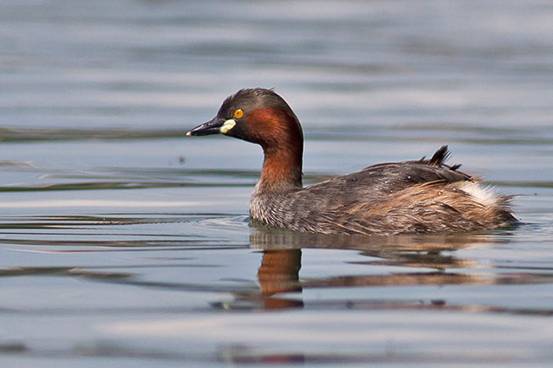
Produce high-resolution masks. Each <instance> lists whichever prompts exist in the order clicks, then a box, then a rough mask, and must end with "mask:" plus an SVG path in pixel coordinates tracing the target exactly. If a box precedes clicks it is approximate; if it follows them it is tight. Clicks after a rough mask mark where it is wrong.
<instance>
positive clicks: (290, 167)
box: [257, 141, 303, 192]
mask: <svg viewBox="0 0 553 368" xmlns="http://www.w3.org/2000/svg"><path fill="white" fill-rule="evenodd" d="M263 153H264V156H265V157H264V160H263V169H262V170H261V177H260V179H259V182H258V184H257V189H258V191H261V192H286V191H290V190H297V189H301V188H302V155H303V141H302V142H301V143H299V145H298V144H283V145H279V146H276V147H270V146H269V147H263Z"/></svg>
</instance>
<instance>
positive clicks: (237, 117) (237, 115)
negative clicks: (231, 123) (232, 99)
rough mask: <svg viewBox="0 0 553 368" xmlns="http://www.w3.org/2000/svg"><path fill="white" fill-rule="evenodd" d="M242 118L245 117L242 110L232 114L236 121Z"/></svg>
mask: <svg viewBox="0 0 553 368" xmlns="http://www.w3.org/2000/svg"><path fill="white" fill-rule="evenodd" d="M242 116H244V111H242V109H236V110H234V114H232V117H233V118H235V119H240V118H241V117H242Z"/></svg>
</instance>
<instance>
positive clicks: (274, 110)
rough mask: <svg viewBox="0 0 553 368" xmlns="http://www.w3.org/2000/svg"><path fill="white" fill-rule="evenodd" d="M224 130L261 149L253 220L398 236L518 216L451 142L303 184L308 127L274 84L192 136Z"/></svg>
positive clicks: (236, 101)
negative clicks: (464, 166) (456, 157)
mask: <svg viewBox="0 0 553 368" xmlns="http://www.w3.org/2000/svg"><path fill="white" fill-rule="evenodd" d="M210 134H223V135H227V136H229V137H235V138H238V139H242V140H245V141H248V142H252V143H256V144H258V145H260V146H261V147H262V148H263V153H264V161H263V168H262V171H261V176H260V178H259V181H258V183H257V185H256V186H255V190H254V191H253V194H252V196H251V201H250V217H251V219H252V222H254V223H261V224H264V225H269V226H271V227H276V228H284V229H289V230H293V231H300V232H311V233H321V234H359V235H394V234H403V233H440V232H467V231H477V230H488V229H496V228H501V227H508V226H510V225H513V224H515V223H516V222H517V220H516V218H515V217H514V216H513V214H512V211H511V209H510V206H509V200H510V198H509V197H507V196H503V195H500V194H497V193H496V192H495V191H494V190H493V189H491V188H489V187H486V186H484V185H483V184H482V183H481V182H480V180H479V179H478V178H476V177H473V176H471V175H468V174H466V173H463V172H461V171H459V167H460V165H448V164H446V159H447V158H448V157H449V155H450V154H449V151H448V148H447V146H442V147H441V148H440V149H438V150H437V151H436V152H435V153H434V155H433V156H432V157H431V158H430V159H426V158H424V157H423V158H422V159H420V160H414V161H404V162H393V163H382V164H377V165H373V166H369V167H366V168H364V169H362V170H361V171H358V172H355V173H352V174H348V175H344V176H336V177H333V178H330V179H328V180H325V181H323V182H320V183H317V184H314V185H310V186H307V187H304V186H303V185H302V158H303V132H302V128H301V125H300V122H299V120H298V118H297V116H296V114H294V112H293V111H292V109H291V108H290V106H289V105H288V104H287V103H286V101H285V100H284V99H283V98H282V97H280V96H279V95H278V94H276V93H275V92H274V91H273V90H271V89H264V88H252V89H242V90H240V91H238V92H236V93H235V94H233V95H231V96H229V97H228V98H227V99H226V100H225V101H224V102H223V104H222V105H221V107H220V108H219V111H218V112H217V115H216V116H215V117H214V118H213V119H211V120H210V121H208V122H207V123H204V124H201V125H199V126H197V127H195V128H193V129H192V130H190V131H188V132H187V133H186V135H188V136H202V135H210Z"/></svg>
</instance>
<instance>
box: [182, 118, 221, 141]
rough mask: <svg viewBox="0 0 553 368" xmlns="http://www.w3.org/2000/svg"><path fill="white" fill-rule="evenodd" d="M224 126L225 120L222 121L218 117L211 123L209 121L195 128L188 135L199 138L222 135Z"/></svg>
mask: <svg viewBox="0 0 553 368" xmlns="http://www.w3.org/2000/svg"><path fill="white" fill-rule="evenodd" d="M224 124H225V119H221V118H219V117H217V116H216V117H214V118H213V119H211V120H210V121H208V122H207V123H203V124H201V125H198V126H197V127H195V128H193V129H192V130H189V131H188V132H186V135H187V136H193V135H194V136H197V135H210V134H219V133H221V127H222V126H223V125H224Z"/></svg>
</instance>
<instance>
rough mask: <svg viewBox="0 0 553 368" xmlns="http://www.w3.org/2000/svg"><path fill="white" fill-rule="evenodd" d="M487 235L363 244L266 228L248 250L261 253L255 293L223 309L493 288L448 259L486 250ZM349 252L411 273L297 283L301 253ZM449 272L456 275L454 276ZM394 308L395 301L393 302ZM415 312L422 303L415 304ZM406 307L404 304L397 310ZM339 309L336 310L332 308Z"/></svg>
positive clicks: (464, 263) (468, 263) (467, 265)
mask: <svg viewBox="0 0 553 368" xmlns="http://www.w3.org/2000/svg"><path fill="white" fill-rule="evenodd" d="M490 239H491V237H490V236H487V235H485V234H484V235H482V234H480V235H477V234H469V235H458V234H457V235H441V236H439V235H436V236H397V237H386V238H366V237H355V236H343V237H336V236H324V235H317V234H304V233H293V232H288V231H283V230H273V229H268V228H265V227H256V228H253V229H252V233H251V235H250V246H251V247H252V248H254V249H260V250H262V251H263V256H262V260H261V264H260V267H259V269H258V272H257V280H258V282H259V292H258V293H256V294H255V295H252V293H241V294H235V297H236V300H235V301H234V302H231V303H225V304H226V306H227V307H230V308H232V306H233V305H235V306H238V305H240V306H241V307H244V306H248V305H249V306H250V307H253V308H261V309H266V310H272V309H285V308H303V307H304V302H303V300H302V298H301V295H300V294H301V293H302V291H303V289H313V288H335V287H371V286H389V285H396V286H400V285H445V284H493V283H497V282H498V280H495V279H494V278H493V277H488V276H483V275H475V274H470V273H465V272H463V271H461V269H474V268H480V267H479V265H478V264H477V261H475V260H467V259H462V258H458V257H456V256H455V255H452V254H451V253H450V252H451V251H456V250H459V249H462V248H466V247H469V246H471V247H474V246H478V245H485V244H489V243H490V241H491V240H490ZM302 248H304V249H307V248H317V249H344V250H346V249H349V250H357V251H359V252H360V253H361V254H362V255H365V256H368V257H369V258H367V261H360V262H355V264H364V265H369V266H370V265H373V266H395V267H406V268H411V269H414V270H413V271H411V272H400V273H382V274H376V275H375V274H372V273H371V274H370V275H342V276H329V277H324V278H317V279H307V280H300V277H299V272H300V269H301V262H302V259H301V258H302V251H301V249H302ZM453 270H459V271H458V272H455V271H453ZM333 303H342V304H344V305H343V306H342V307H348V308H351V307H355V305H361V304H363V305H362V306H361V307H364V308H366V307H367V303H368V301H367V300H364V301H362V300H360V301H351V300H343V301H341V302H336V301H334V302H333ZM370 303H371V304H372V305H378V307H379V308H382V307H387V306H388V305H387V304H386V302H384V301H382V300H381V301H371V302H370ZM393 303H394V306H395V307H397V306H398V301H394V302H393ZM416 304H417V305H418V306H420V305H421V301H416ZM426 304H427V305H428V306H430V307H433V308H435V307H441V306H444V305H445V302H444V301H442V300H438V301H437V300H432V301H427V303H426ZM401 306H402V307H408V306H406V303H403V304H402V305H401ZM335 307H338V306H335ZM389 307H393V306H391V305H390V306H389Z"/></svg>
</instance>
